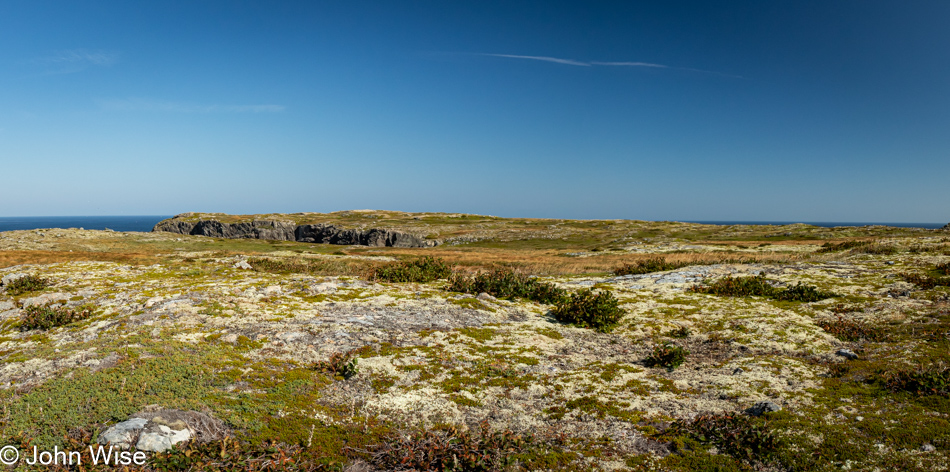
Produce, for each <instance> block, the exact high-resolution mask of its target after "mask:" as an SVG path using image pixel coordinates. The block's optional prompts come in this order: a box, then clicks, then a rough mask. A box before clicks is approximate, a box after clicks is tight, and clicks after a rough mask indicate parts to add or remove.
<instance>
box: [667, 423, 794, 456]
mask: <svg viewBox="0 0 950 472" xmlns="http://www.w3.org/2000/svg"><path fill="white" fill-rule="evenodd" d="M666 434H672V435H679V436H688V437H690V438H692V439H694V440H696V441H699V442H701V443H706V444H712V445H714V446H716V448H717V449H719V452H720V453H721V454H728V455H730V456H732V457H735V458H736V459H741V460H747V461H759V462H764V461H766V460H768V458H769V457H771V456H772V455H773V454H774V453H775V451H776V450H777V449H778V448H779V446H780V441H779V438H778V436H776V435H775V433H773V432H772V431H771V429H770V428H769V426H768V424H767V423H762V424H759V423H757V421H756V420H754V419H752V418H750V417H748V416H743V415H739V414H735V413H733V414H720V415H701V416H698V417H696V418H695V419H692V420H679V421H676V422H674V423H673V424H672V425H671V426H670V429H669V430H667V432H666Z"/></svg>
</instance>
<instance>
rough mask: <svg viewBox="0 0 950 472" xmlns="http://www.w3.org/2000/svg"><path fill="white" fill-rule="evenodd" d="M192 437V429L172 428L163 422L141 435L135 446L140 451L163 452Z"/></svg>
mask: <svg viewBox="0 0 950 472" xmlns="http://www.w3.org/2000/svg"><path fill="white" fill-rule="evenodd" d="M189 439H191V430H189V429H187V428H185V429H177V430H176V429H171V428H169V427H168V426H165V425H163V424H159V425H154V426H153V427H150V428H149V429H148V430H146V431H142V434H141V435H139V442H138V443H136V444H135V448H136V449H138V450H140V451H149V452H162V451H165V450H168V449H171V447H172V446H174V445H175V444H178V443H180V442H185V441H187V440H189Z"/></svg>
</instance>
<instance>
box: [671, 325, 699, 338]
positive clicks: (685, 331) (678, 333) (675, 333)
mask: <svg viewBox="0 0 950 472" xmlns="http://www.w3.org/2000/svg"><path fill="white" fill-rule="evenodd" d="M692 334H693V333H692V332H690V330H689V328H687V327H685V326H680V327H679V328H676V329H673V330H670V331H669V332H668V333H666V335H667V336H669V337H671V338H688V337H690V336H691V335H692Z"/></svg>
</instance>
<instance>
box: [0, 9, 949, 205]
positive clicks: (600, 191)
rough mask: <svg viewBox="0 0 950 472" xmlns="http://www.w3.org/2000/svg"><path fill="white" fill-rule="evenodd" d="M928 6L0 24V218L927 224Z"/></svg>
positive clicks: (111, 12) (937, 139) (77, 16)
mask: <svg viewBox="0 0 950 472" xmlns="http://www.w3.org/2000/svg"><path fill="white" fill-rule="evenodd" d="M948 24H950V2H947V1H945V0H934V1H916V0H909V1H890V2H881V1H868V0H856V1H835V0H830V1H829V0H819V1H768V2H763V1H760V0H751V1H734V2H709V1H693V2H676V1H669V0H664V1H656V2H587V1H578V2H554V1H538V2H519V1H512V0H506V1H498V2H493V1H472V2H462V1H448V2H447V1H431V2H400V1H379V2H363V1H346V2H315V1H306V2H248V1H222V2H202V1H194V0H189V1H181V2H177V1H167V0H166V1H153V2H146V1H142V2H139V1H136V2H129V1H88V2H69V1H61V2H46V1H39V0H29V1H18V0H6V1H4V2H2V3H0V176H2V177H0V180H2V187H0V216H23V215H96V214H100V215H101V214H117V215H118V214H172V213H178V212H184V211H221V212H228V213H261V212H295V211H335V210H344V209H357V208H374V209H394V210H405V211H449V212H456V211H457V212H470V213H481V214H493V215H499V216H524V217H564V218H634V219H651V220H767V221H780V220H781V221H786V220H792V221H846V222H847V221H862V222H863V221H883V222H945V221H950V28H948V27H947V25H948Z"/></svg>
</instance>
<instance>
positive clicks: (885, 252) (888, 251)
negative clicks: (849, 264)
mask: <svg viewBox="0 0 950 472" xmlns="http://www.w3.org/2000/svg"><path fill="white" fill-rule="evenodd" d="M851 252H854V253H856V254H873V255H876V256H893V255H894V254H897V253H899V252H901V250H900V249H899V248H898V247H896V246H891V245H888V244H868V245H866V246H860V247H857V248H855V249H854V250H852V251H851Z"/></svg>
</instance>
